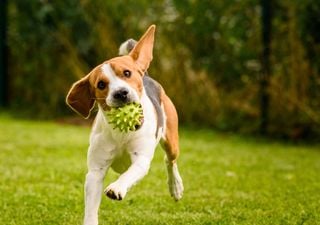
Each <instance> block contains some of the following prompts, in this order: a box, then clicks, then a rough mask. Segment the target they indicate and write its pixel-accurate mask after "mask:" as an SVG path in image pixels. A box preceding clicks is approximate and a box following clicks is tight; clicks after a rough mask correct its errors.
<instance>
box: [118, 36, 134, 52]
mask: <svg viewBox="0 0 320 225" xmlns="http://www.w3.org/2000/svg"><path fill="white" fill-rule="evenodd" d="M136 44H137V41H136V40H134V39H128V40H126V41H125V42H123V43H122V44H121V45H120V48H119V55H128V54H129V52H130V51H131V50H132V49H133V48H134V46H135V45H136Z"/></svg>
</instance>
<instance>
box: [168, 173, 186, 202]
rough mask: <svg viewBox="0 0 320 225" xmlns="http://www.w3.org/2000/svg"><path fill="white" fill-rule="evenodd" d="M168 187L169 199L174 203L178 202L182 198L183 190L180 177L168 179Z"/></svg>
mask: <svg viewBox="0 0 320 225" xmlns="http://www.w3.org/2000/svg"><path fill="white" fill-rule="evenodd" d="M168 186H169V191H170V194H171V197H173V198H174V199H175V200H176V201H178V200H180V199H181V198H182V195H183V190H184V187H183V182H182V179H181V177H180V176H179V177H175V178H171V179H168Z"/></svg>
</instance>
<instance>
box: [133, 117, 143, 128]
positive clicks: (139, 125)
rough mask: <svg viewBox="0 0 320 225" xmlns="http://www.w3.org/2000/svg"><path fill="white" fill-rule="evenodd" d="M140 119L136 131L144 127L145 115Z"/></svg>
mask: <svg viewBox="0 0 320 225" xmlns="http://www.w3.org/2000/svg"><path fill="white" fill-rule="evenodd" d="M139 121H140V124H137V125H135V126H134V128H135V129H136V131H137V130H139V129H140V128H141V127H142V125H143V122H144V117H143V116H142V117H141V118H140V120H139Z"/></svg>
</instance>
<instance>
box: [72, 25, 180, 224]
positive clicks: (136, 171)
mask: <svg viewBox="0 0 320 225" xmlns="http://www.w3.org/2000/svg"><path fill="white" fill-rule="evenodd" d="M155 29H156V26H155V25H152V26H150V27H149V28H148V30H147V31H146V32H145V34H144V35H143V36H142V37H141V38H140V40H139V41H138V42H135V41H134V40H132V39H130V40H128V41H126V42H125V43H123V44H122V45H121V47H120V56H118V57H115V58H112V59H110V60H107V61H105V62H103V63H102V64H100V65H98V66H97V67H95V68H94V69H93V70H92V71H91V72H90V73H89V74H88V75H86V76H85V77H83V78H82V79H80V80H79V81H77V82H76V83H74V84H73V86H72V87H71V89H70V91H69V93H68V95H67V97H66V102H67V104H68V105H69V106H70V107H71V108H72V109H73V110H74V111H75V112H77V113H78V114H80V115H82V116H83V117H85V118H88V117H89V116H90V112H91V110H92V108H93V107H94V105H95V103H96V104H97V106H98V112H97V115H96V118H95V121H94V124H93V127H92V131H91V135H90V145H89V149H88V155H87V165H88V173H87V175H86V181H85V215H84V224H85V225H97V224H98V209H99V205H100V201H101V195H102V190H103V179H104V177H105V174H106V172H107V171H108V169H109V168H110V167H111V168H112V169H113V170H114V171H116V172H117V173H119V174H120V176H119V178H118V179H117V180H116V181H114V182H113V183H111V184H110V185H109V186H107V187H106V188H105V190H104V193H105V194H106V195H107V196H108V197H109V198H111V199H114V200H122V199H123V198H124V197H125V196H126V194H127V192H128V190H129V189H130V188H131V187H132V186H133V185H134V184H136V183H137V182H138V181H139V180H140V179H142V178H143V177H144V176H145V175H146V174H147V173H148V170H149V167H150V163H151V160H152V158H153V155H154V151H155V148H156V146H157V144H158V143H159V142H160V143H161V146H162V147H163V149H164V150H165V152H166V157H165V162H166V167H167V172H168V181H167V182H168V186H169V191H170V194H171V196H172V197H173V198H174V199H175V200H179V199H180V198H181V197H182V194H183V183H182V179H181V177H180V174H179V171H178V166H177V158H178V155H179V140H178V139H179V136H178V116H177V112H176V109H175V107H174V105H173V103H172V102H171V100H170V99H169V97H168V96H167V95H166V93H165V91H164V89H163V88H162V87H161V85H160V84H159V83H158V82H156V81H155V80H153V79H152V78H151V77H149V76H148V75H147V69H148V67H149V65H150V62H151V61H152V51H153V44H154V33H155ZM125 53H127V54H125ZM131 102H136V103H140V104H141V105H142V109H143V123H142V125H141V126H140V127H137V130H136V131H129V132H127V133H123V132H120V131H119V130H115V129H113V127H112V125H111V124H109V122H108V117H107V116H106V112H108V110H110V109H111V108H112V107H121V106H122V105H124V104H127V103H131Z"/></svg>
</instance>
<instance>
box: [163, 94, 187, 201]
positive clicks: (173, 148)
mask: <svg viewBox="0 0 320 225" xmlns="http://www.w3.org/2000/svg"><path fill="white" fill-rule="evenodd" d="M162 102H163V106H164V111H165V114H166V130H165V133H164V137H163V138H162V140H161V146H162V148H163V149H164V150H165V152H166V157H165V162H166V166H167V172H168V186H169V191H170V194H171V196H172V197H173V198H174V199H175V200H177V201H178V200H179V199H181V198H182V194H183V189H184V188H183V182H182V179H181V176H180V174H179V170H178V165H177V158H178V156H179V134H178V116H177V111H176V109H175V107H174V105H173V103H172V102H171V100H170V99H169V98H168V97H167V96H166V95H165V94H164V93H163V94H162Z"/></svg>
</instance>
